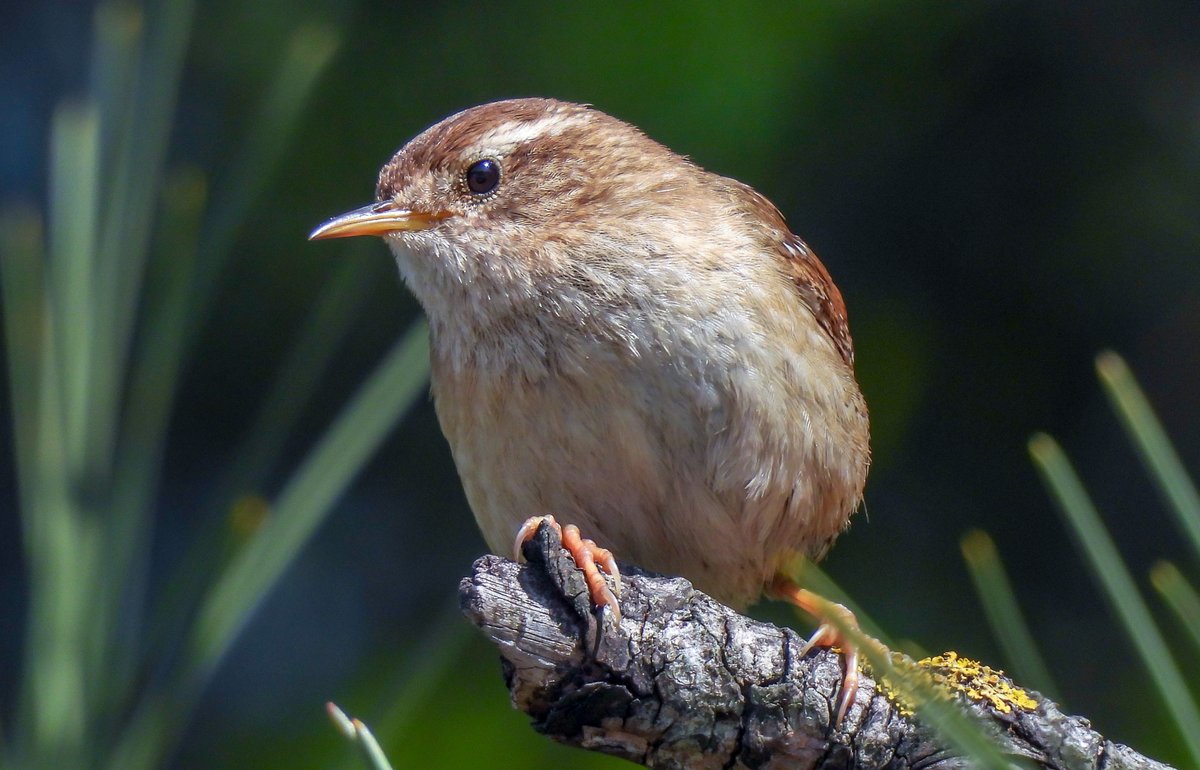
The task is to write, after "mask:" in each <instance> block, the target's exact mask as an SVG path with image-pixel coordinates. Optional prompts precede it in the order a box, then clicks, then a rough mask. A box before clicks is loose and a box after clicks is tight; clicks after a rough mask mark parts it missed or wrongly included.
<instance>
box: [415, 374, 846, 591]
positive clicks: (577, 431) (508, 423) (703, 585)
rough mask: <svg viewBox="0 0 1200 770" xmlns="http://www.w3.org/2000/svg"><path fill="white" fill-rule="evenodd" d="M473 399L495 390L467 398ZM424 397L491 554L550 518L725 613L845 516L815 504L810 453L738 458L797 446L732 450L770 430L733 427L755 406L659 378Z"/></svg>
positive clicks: (446, 387) (438, 390) (440, 382)
mask: <svg viewBox="0 0 1200 770" xmlns="http://www.w3.org/2000/svg"><path fill="white" fill-rule="evenodd" d="M629 382H636V383H637V384H638V389H637V390H636V391H635V390H633V389H632V388H631V387H629V385H628V383H629ZM468 391H469V392H468ZM483 391H488V392H492V393H495V394H496V395H495V397H493V398H487V399H485V398H479V393H480V392H483ZM435 395H436V398H437V407H438V414H439V418H440V420H441V422H442V427H443V430H444V431H445V433H446V436H447V438H448V440H449V442H450V445H451V448H452V450H453V453H454V459H455V463H456V465H457V466H458V471H459V475H460V476H461V478H462V481H463V485H464V487H465V489H466V493H467V498H468V500H469V501H470V504H471V508H472V510H473V511H474V514H475V517H476V520H477V522H478V523H479V526H480V529H481V530H482V532H483V535H484V538H485V540H486V541H487V543H488V546H489V548H491V549H492V550H493V551H495V552H497V553H500V554H503V555H510V552H511V548H512V541H513V536H514V534H515V533H516V531H517V529H518V528H519V527H520V525H521V523H522V522H523V521H524V520H525V519H526V518H527V517H529V516H534V515H539V514H553V515H554V516H555V517H557V518H558V520H559V521H560V522H563V523H564V524H566V523H570V524H577V525H578V526H579V527H580V529H581V530H582V531H583V533H584V536H585V537H591V538H593V539H594V540H596V542H597V543H599V544H600V545H602V546H605V547H608V548H611V549H612V550H613V551H614V552H615V553H616V555H617V558H618V559H619V560H622V561H627V562H631V563H634V564H637V565H639V566H642V567H644V568H646V569H650V570H653V571H656V572H663V573H666V574H675V575H682V576H683V577H686V578H688V579H690V580H691V581H692V582H693V583H695V584H696V585H697V587H698V588H700V589H701V590H704V591H706V592H708V593H710V594H712V595H714V596H715V597H717V598H718V599H721V600H723V601H725V602H727V603H730V604H733V605H735V606H737V605H745V604H747V603H749V602H750V601H752V600H753V599H754V598H756V597H757V596H758V595H759V594H760V593H761V590H762V586H763V584H764V582H765V581H766V580H767V579H769V578H770V576H771V575H772V574H773V573H774V571H775V570H776V569H777V568H778V567H779V564H780V562H781V561H782V560H784V559H786V558H788V557H790V556H791V555H793V554H794V553H796V552H797V551H805V550H812V545H813V543H823V542H825V541H828V540H830V539H831V538H832V537H833V536H835V535H836V533H837V532H839V531H840V530H841V529H842V527H843V525H844V522H845V519H846V516H847V515H848V514H849V509H848V508H847V502H846V501H842V500H839V501H836V503H835V504H834V506H833V508H831V509H830V510H816V509H814V506H818V507H819V506H821V505H826V506H827V504H828V502H829V499H830V496H829V494H828V491H827V490H826V489H824V488H822V487H821V485H820V483H819V479H818V477H822V473H820V472H819V471H820V469H818V468H815V467H806V464H808V463H812V462H816V459H815V458H816V454H814V453H813V452H795V453H793V454H790V455H788V456H786V457H785V456H780V457H770V458H767V457H758V458H752V459H751V460H750V461H747V460H746V459H745V458H744V457H741V456H740V455H743V454H745V452H746V451H757V452H760V453H761V452H771V451H773V450H772V449H771V447H773V446H775V445H779V446H783V445H798V444H799V443H800V442H799V441H791V442H789V441H786V440H785V441H778V442H774V441H761V440H760V441H759V443H758V444H757V445H755V446H754V447H750V448H749V449H747V448H745V447H742V446H740V443H739V436H740V434H742V433H746V434H751V433H752V434H755V436H757V437H758V438H759V439H761V434H763V433H766V432H769V431H765V430H764V429H763V427H762V426H758V425H740V424H737V423H739V421H741V420H740V418H739V417H738V415H739V414H742V413H743V412H745V413H746V414H753V413H759V412H762V411H763V410H761V409H757V408H756V407H753V406H751V407H749V408H747V409H740V408H737V407H736V405H732V404H726V403H722V400H721V398H720V397H719V396H718V395H715V394H714V392H713V390H712V389H711V388H707V387H699V386H698V384H697V383H696V382H695V381H694V380H688V379H687V378H682V379H681V378H678V377H674V376H672V375H671V374H670V373H669V372H666V373H662V374H661V376H651V377H647V376H644V374H643V376H628V377H619V378H614V377H607V378H604V379H600V378H587V377H561V376H555V377H549V378H546V379H544V380H542V381H539V382H535V383H532V384H529V383H526V384H525V385H524V386H523V387H513V388H504V389H493V388H485V389H482V391H481V389H479V388H478V387H477V383H475V382H472V383H470V385H468V383H467V382H466V381H463V380H457V379H455V378H444V377H443V378H437V379H435ZM746 419H749V418H746ZM809 427H818V428H819V427H820V425H819V423H818V425H816V426H813V425H812V423H811V421H810V423H809ZM731 442H732V443H731ZM779 451H780V452H783V450H779ZM785 454H786V453H785ZM726 455H730V456H728V457H727V456H726ZM743 466H744V468H745V470H742V467H743ZM763 466H771V467H772V468H774V473H772V474H769V475H770V479H769V480H768V481H767V482H765V483H763V482H761V480H759V479H756V478H754V475H755V474H756V473H759V468H760V467H763ZM756 481H758V482H760V483H759V486H758V487H757V488H753V489H752V487H753V485H754V484H755V483H756ZM859 490H861V484H860V485H859ZM856 494H857V491H856V492H855V493H853V494H851V495H850V497H854V496H855V495H856ZM856 502H857V500H856V499H855V500H853V501H849V502H848V505H849V507H850V508H852V507H853V505H854V504H855V503H856Z"/></svg>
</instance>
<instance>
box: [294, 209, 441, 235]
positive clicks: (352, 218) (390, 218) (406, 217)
mask: <svg viewBox="0 0 1200 770" xmlns="http://www.w3.org/2000/svg"><path fill="white" fill-rule="evenodd" d="M447 216H449V214H446V213H443V212H434V213H431V212H428V211H411V210H409V209H401V208H397V207H396V204H394V203H392V202H391V201H383V202H381V203H372V204H371V205H369V206H363V207H362V208H360V209H354V211H347V212H346V213H345V214H342V215H341V216H336V217H334V218H333V219H330V220H329V221H328V222H326V223H325V224H323V225H321V226H320V227H318V228H317V229H316V230H313V231H312V233H311V234H309V236H308V239H309V240H310V241H319V240H322V239H325V238H350V237H351V236H355V235H387V234H388V233H395V232H400V231H408V232H412V231H415V230H428V229H429V228H431V227H433V226H434V225H436V224H437V223H438V222H440V221H442V220H443V219H445V218H446V217H447Z"/></svg>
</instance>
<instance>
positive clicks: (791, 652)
mask: <svg viewBox="0 0 1200 770" xmlns="http://www.w3.org/2000/svg"><path fill="white" fill-rule="evenodd" d="M525 556H526V557H527V559H528V563H527V564H525V565H517V564H515V563H514V562H511V561H509V560H507V559H502V558H500V557H497V556H486V557H484V558H482V559H480V560H479V561H477V562H476V563H475V567H474V574H473V575H472V576H471V577H469V578H466V579H464V580H463V582H462V586H461V588H460V599H461V602H462V607H463V610H464V612H465V613H466V615H467V617H468V618H470V620H471V621H472V622H473V623H475V624H476V625H477V626H479V628H480V629H481V630H482V631H483V632H484V634H486V635H487V637H488V638H489V639H491V640H492V642H493V643H494V644H495V645H496V646H497V647H498V648H499V649H500V653H501V656H502V665H503V668H504V676H505V680H506V682H507V684H508V687H509V689H510V691H511V693H512V700H513V704H514V705H515V706H516V707H517V708H519V709H521V710H522V711H525V712H526V713H528V714H529V715H530V716H531V717H532V718H533V726H534V728H535V729H537V730H538V731H540V732H542V733H545V734H547V735H549V736H551V737H553V738H554V739H556V740H559V741H561V742H563V743H567V744H570V745H573V746H580V747H582V748H585V749H591V750H595V751H602V752H605V753H608V754H614V755H616V756H619V757H624V758H626V759H629V760H632V761H633V762H637V763H640V764H643V765H646V766H647V767H652V768H689V769H698V768H822V769H824V768H939V769H940V768H960V767H963V768H965V767H974V766H975V763H974V762H973V761H972V760H971V759H970V758H968V757H964V756H960V755H958V754H956V753H955V752H954V751H953V750H952V749H951V748H949V747H948V746H947V744H946V743H945V742H944V741H942V740H941V739H940V738H939V736H938V734H937V732H936V731H934V730H933V729H932V728H931V727H929V726H926V725H923V724H922V723H921V722H920V720H919V719H918V718H917V717H914V716H911V715H908V714H906V713H904V711H903V710H902V709H901V708H900V707H899V706H898V705H897V704H895V703H894V702H892V701H891V700H889V698H888V697H887V696H885V695H884V694H883V693H881V691H880V690H879V689H878V688H877V687H876V682H875V680H874V679H873V678H872V677H871V675H870V674H869V673H864V676H863V680H862V684H861V687H860V689H859V692H858V697H857V698H856V700H855V703H854V704H853V705H852V707H851V709H850V711H849V713H848V714H847V715H846V718H845V720H844V722H843V723H842V724H841V725H840V726H839V727H838V728H837V729H833V728H832V727H831V725H830V720H831V717H832V714H833V705H832V704H834V703H835V700H834V699H835V696H836V694H837V690H838V688H839V687H840V684H841V680H842V669H841V659H840V657H839V656H838V655H837V654H835V653H832V652H829V651H816V652H813V653H811V654H809V655H807V656H805V657H803V658H800V657H799V656H798V652H799V650H800V649H801V647H802V646H803V643H804V640H803V639H801V638H800V637H799V636H797V634H796V633H794V632H793V631H791V630H789V629H781V628H777V627H775V626H772V625H770V624H767V623H760V622H758V621H754V620H751V619H750V618H747V617H745V616H742V615H739V614H738V613H736V612H734V611H733V610H731V609H729V608H728V607H725V606H723V605H721V604H718V603H717V602H715V601H713V600H712V599H710V598H709V597H708V596H706V595H704V594H702V593H700V592H698V591H696V590H695V589H693V588H692V586H691V584H690V583H688V581H686V580H684V579H682V578H669V577H659V576H654V575H650V574H647V573H643V572H640V571H638V570H636V569H634V568H629V567H625V566H624V565H623V566H622V569H624V570H627V572H625V573H623V576H624V592H623V593H622V596H621V609H622V612H623V615H624V617H623V620H622V621H621V624H620V628H619V629H616V628H614V627H613V624H612V623H611V618H610V619H609V622H608V623H606V625H605V628H604V630H603V633H602V634H600V635H599V636H597V633H598V631H599V630H600V626H599V624H598V620H597V616H596V614H595V613H594V612H593V611H592V608H591V604H590V601H589V599H588V594H587V590H586V589H585V587H584V584H583V580H582V576H581V574H580V572H579V571H578V570H577V569H576V568H575V565H574V562H573V561H572V560H571V558H570V556H569V555H567V553H566V552H565V551H563V550H562V549H561V547H560V543H559V540H558V537H557V535H555V533H554V532H553V530H551V529H550V528H549V527H546V526H543V527H542V528H541V530H539V532H538V534H537V537H535V538H534V539H533V540H531V541H530V542H529V543H528V544H526V548H525ZM1032 695H1033V696H1034V699H1035V700H1036V701H1037V707H1036V708H1034V709H1027V708H1019V707H1015V708H1012V709H1011V710H1010V712H1009V713H1002V712H1000V711H998V710H996V708H995V707H994V706H993V705H992V704H991V702H989V701H988V700H986V699H980V700H972V699H971V698H965V697H964V698H960V701H961V703H962V704H963V705H964V706H965V707H966V708H967V709H968V710H969V711H970V712H973V713H974V714H975V715H976V716H978V717H979V718H980V719H981V720H982V722H983V723H984V724H985V725H986V727H987V729H988V730H989V731H990V732H992V733H993V734H994V736H995V738H996V741H997V744H998V745H999V746H1000V747H1001V748H1002V749H1003V750H1004V751H1005V752H1006V753H1010V754H1012V755H1015V756H1017V757H1025V758H1028V759H1031V760H1033V762H1034V763H1037V764H1040V765H1041V766H1044V767H1048V768H1095V769H1096V770H1113V769H1116V768H1131V769H1132V768H1146V769H1147V770H1149V769H1150V768H1154V769H1156V770H1157V769H1161V768H1166V767H1167V766H1166V765H1163V764H1161V763H1158V762H1155V761H1153V760H1151V759H1148V758H1146V757H1144V756H1142V755H1140V754H1138V753H1137V752H1135V751H1133V750H1131V749H1129V748H1127V747H1125V746H1121V745H1119V744H1115V743H1113V742H1111V741H1108V740H1106V739H1105V738H1104V737H1103V736H1101V735H1099V734H1097V733H1096V732H1095V731H1093V730H1092V729H1091V727H1090V725H1089V724H1088V722H1087V720H1085V719H1082V718H1079V717H1070V716H1066V715H1064V714H1063V713H1062V712H1061V711H1059V709H1058V707H1057V706H1056V705H1055V704H1053V703H1052V702H1050V701H1048V700H1045V699H1044V698H1041V697H1040V696H1037V694H1036V693H1032Z"/></svg>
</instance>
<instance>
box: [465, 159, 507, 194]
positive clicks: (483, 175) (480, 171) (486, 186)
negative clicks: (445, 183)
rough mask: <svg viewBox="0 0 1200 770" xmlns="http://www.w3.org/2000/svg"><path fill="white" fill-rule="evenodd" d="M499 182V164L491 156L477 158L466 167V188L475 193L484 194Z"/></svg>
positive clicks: (493, 188)
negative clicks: (481, 158)
mask: <svg viewBox="0 0 1200 770" xmlns="http://www.w3.org/2000/svg"><path fill="white" fill-rule="evenodd" d="M498 184H500V164H499V163H497V162H496V161H494V160H492V159H491V158H484V159H483V160H477V161H475V162H474V163H472V164H471V167H470V168H468V169H467V189H468V190H470V191H471V192H473V193H475V194H476V195H486V194H487V193H490V192H491V191H492V190H495V189H496V185H498Z"/></svg>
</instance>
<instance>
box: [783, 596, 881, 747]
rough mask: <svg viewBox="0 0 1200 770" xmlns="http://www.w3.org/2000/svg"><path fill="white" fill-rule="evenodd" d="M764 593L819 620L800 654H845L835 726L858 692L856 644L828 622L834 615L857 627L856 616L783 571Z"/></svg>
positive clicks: (844, 623) (839, 722) (845, 623)
mask: <svg viewBox="0 0 1200 770" xmlns="http://www.w3.org/2000/svg"><path fill="white" fill-rule="evenodd" d="M767 594H768V595H769V596H771V597H773V598H776V599H782V600H783V601H785V602H789V603H791V604H794V605H796V606H797V607H799V608H800V609H802V610H804V611H805V612H807V613H808V614H809V615H812V616H813V617H814V618H816V619H817V620H818V621H819V622H820V625H819V626H817V630H816V631H815V632H814V633H813V635H812V636H811V637H809V639H808V642H806V643H805V645H804V647H803V648H802V649H801V650H800V656H801V657H803V656H805V655H807V654H808V651H809V650H811V649H812V648H813V647H837V648H839V649H841V651H842V655H843V656H845V666H846V669H845V675H844V676H843V677H842V692H841V694H840V695H839V696H838V703H837V716H836V717H835V719H834V723H833V724H834V727H837V726H838V725H840V724H841V723H842V718H843V717H845V716H846V712H847V711H848V710H849V708H850V704H851V703H853V702H854V696H855V695H857V694H858V680H859V676H858V645H857V644H856V643H855V642H854V641H853V640H851V639H850V638H848V637H847V636H845V635H844V634H842V632H841V631H840V630H838V627H837V625H835V624H833V623H831V622H830V617H836V618H837V620H838V622H839V623H840V624H841V625H842V626H847V627H850V628H853V629H854V630H856V631H857V630H858V620H857V619H856V618H855V617H854V613H853V612H851V611H850V610H848V609H846V608H845V607H844V606H842V605H840V604H838V603H836V602H831V601H829V600H828V599H825V598H824V597H822V596H819V595H817V594H815V593H813V592H812V591H809V590H808V589H807V588H801V587H800V586H799V585H797V584H796V582H795V581H794V580H792V579H791V578H788V577H785V576H783V575H776V576H775V578H774V579H773V580H772V581H771V582H770V583H769V584H768V585H767Z"/></svg>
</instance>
